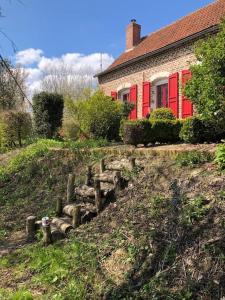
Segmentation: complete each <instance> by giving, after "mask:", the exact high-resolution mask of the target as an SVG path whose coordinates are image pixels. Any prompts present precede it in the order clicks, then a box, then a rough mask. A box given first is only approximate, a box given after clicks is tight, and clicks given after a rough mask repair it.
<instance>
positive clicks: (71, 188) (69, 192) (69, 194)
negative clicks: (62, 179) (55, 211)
mask: <svg viewBox="0 0 225 300" xmlns="http://www.w3.org/2000/svg"><path fill="white" fill-rule="evenodd" d="M74 181H75V175H74V174H69V177H68V182H67V203H68V204H70V203H71V202H73V200H74V197H75V192H74V189H75V186H74Z"/></svg>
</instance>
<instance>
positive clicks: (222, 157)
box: [215, 144, 225, 170]
mask: <svg viewBox="0 0 225 300" xmlns="http://www.w3.org/2000/svg"><path fill="white" fill-rule="evenodd" d="M215 161H216V163H217V164H218V166H219V168H220V169H221V170H225V144H221V145H219V146H218V147H217V150H216V159H215Z"/></svg>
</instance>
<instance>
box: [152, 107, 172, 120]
mask: <svg viewBox="0 0 225 300" xmlns="http://www.w3.org/2000/svg"><path fill="white" fill-rule="evenodd" d="M150 120H175V116H174V114H173V111H172V109H170V108H164V107H162V108H157V109H154V110H153V112H151V114H150Z"/></svg>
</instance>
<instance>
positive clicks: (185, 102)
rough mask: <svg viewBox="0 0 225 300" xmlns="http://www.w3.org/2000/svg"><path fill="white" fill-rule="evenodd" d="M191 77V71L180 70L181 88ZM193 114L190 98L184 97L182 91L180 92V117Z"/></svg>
mask: <svg viewBox="0 0 225 300" xmlns="http://www.w3.org/2000/svg"><path fill="white" fill-rule="evenodd" d="M190 79H191V71H190V70H183V71H182V88H183V89H184V87H185V84H186V83H187V81H188V80H190ZM191 116H193V104H192V102H191V100H189V99H188V98H186V96H185V95H184V92H183V94H182V118H188V117H191Z"/></svg>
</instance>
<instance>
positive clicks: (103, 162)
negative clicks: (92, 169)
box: [100, 158, 105, 173]
mask: <svg viewBox="0 0 225 300" xmlns="http://www.w3.org/2000/svg"><path fill="white" fill-rule="evenodd" d="M103 172H105V160H104V158H103V159H101V160H100V173H103Z"/></svg>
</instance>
